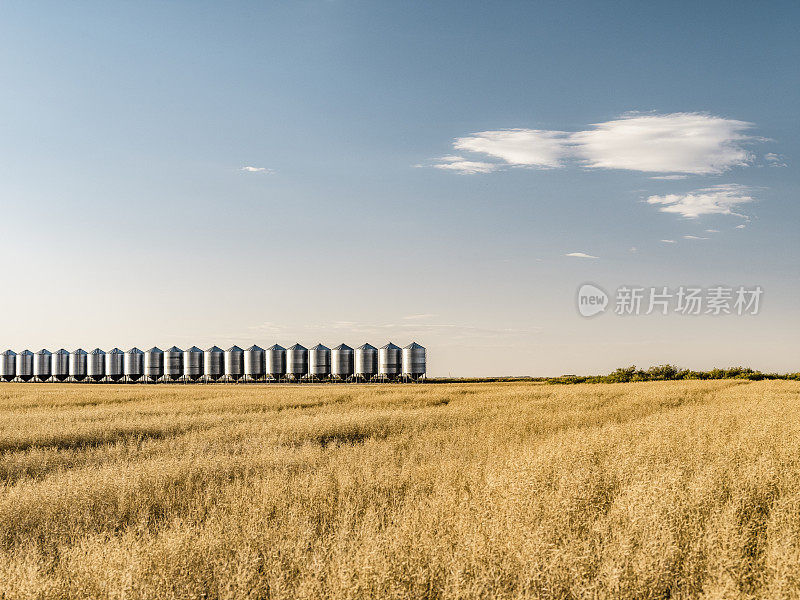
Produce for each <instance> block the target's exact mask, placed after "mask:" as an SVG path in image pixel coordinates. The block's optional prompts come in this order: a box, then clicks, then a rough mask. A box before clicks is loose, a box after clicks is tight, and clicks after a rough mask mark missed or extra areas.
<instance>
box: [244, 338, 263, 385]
mask: <svg viewBox="0 0 800 600" xmlns="http://www.w3.org/2000/svg"><path fill="white" fill-rule="evenodd" d="M265 373H266V370H265V368H264V349H263V348H259V347H258V346H255V345H254V346H250V347H249V348H248V349H247V350H245V351H244V378H245V379H249V380H251V381H258V380H259V379H261V378H262V377H264V374H265Z"/></svg>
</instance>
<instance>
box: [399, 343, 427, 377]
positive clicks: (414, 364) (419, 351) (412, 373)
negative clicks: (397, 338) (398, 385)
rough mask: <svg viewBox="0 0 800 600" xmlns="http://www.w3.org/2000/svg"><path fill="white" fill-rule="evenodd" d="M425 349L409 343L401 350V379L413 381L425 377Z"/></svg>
mask: <svg viewBox="0 0 800 600" xmlns="http://www.w3.org/2000/svg"><path fill="white" fill-rule="evenodd" d="M425 363H426V357H425V348H424V347H422V346H420V345H419V344H418V343H417V342H411V343H410V344H409V345H408V346H406V347H405V348H403V377H404V378H409V379H413V380H417V379H420V378H422V377H425V371H426V364H425Z"/></svg>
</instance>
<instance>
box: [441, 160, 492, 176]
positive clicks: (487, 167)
mask: <svg viewBox="0 0 800 600" xmlns="http://www.w3.org/2000/svg"><path fill="white" fill-rule="evenodd" d="M439 160H440V161H441V162H439V163H437V164H435V165H434V167H436V168H437V169H447V170H450V171H456V172H457V173H461V174H462V175H475V174H476V173H491V172H492V171H495V170H497V165H495V164H492V163H488V162H481V161H476V160H467V159H466V158H464V157H462V156H442V157H441V158H440V159H439Z"/></svg>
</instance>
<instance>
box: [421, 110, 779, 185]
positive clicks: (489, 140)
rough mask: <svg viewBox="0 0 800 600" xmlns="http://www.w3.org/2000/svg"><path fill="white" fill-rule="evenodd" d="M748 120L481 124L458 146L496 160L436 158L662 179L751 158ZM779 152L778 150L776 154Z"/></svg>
mask: <svg viewBox="0 0 800 600" xmlns="http://www.w3.org/2000/svg"><path fill="white" fill-rule="evenodd" d="M751 127H752V124H751V123H747V122H745V121H737V120H734V119H726V118H724V117H718V116H714V115H709V114H705V113H696V112H695V113H670V114H645V115H643V114H638V113H632V114H627V115H624V116H622V117H620V118H619V119H614V120H612V121H605V122H602V123H595V124H593V125H591V126H590V128H589V129H586V130H584V131H577V132H572V133H569V132H565V131H558V130H547V129H501V130H492V131H480V132H477V133H473V134H471V135H469V136H466V137H460V138H457V139H456V140H454V142H453V147H454V148H455V149H456V150H459V151H461V152H472V153H476V154H483V155H485V156H488V157H491V158H492V159H495V161H496V162H487V161H481V162H476V164H477V165H480V167H479V168H473V169H470V168H464V169H461V168H459V167H458V166H457V165H458V164H459V163H460V162H467V163H468V162H474V161H470V160H469V159H468V158H464V157H462V156H458V157H452V156H451V157H444V158H443V159H441V161H440V162H439V163H438V164H437V165H435V166H437V167H439V168H443V169H452V170H456V171H459V172H462V173H470V174H474V173H486V172H490V171H493V170H497V169H498V168H501V167H503V166H524V167H535V168H543V169H552V168H557V167H563V166H566V165H567V164H570V163H572V164H575V165H580V166H583V167H586V168H590V169H621V170H627V171H641V172H651V173H664V174H665V175H660V176H657V177H658V178H662V179H678V178H682V177H686V176H688V175H696V174H705V175H708V174H719V173H723V172H725V171H728V170H729V169H731V168H733V167H736V166H743V165H747V164H750V163H751V162H752V160H753V157H752V155H751V153H750V152H749V151H748V150H747V149H746V147H745V145H746V144H747V143H750V142H753V141H760V138H756V137H753V136H751V135H748V134H747V133H746V132H747V131H748V130H749V129H750V128H751ZM776 156H777V155H776Z"/></svg>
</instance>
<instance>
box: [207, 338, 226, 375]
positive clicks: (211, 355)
mask: <svg viewBox="0 0 800 600" xmlns="http://www.w3.org/2000/svg"><path fill="white" fill-rule="evenodd" d="M223 375H225V352H224V351H223V350H222V348H218V347H217V346H211V348H209V349H208V350H206V352H205V355H204V356H203V379H204V380H205V381H217V379H219V378H221V377H222V376H223Z"/></svg>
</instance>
